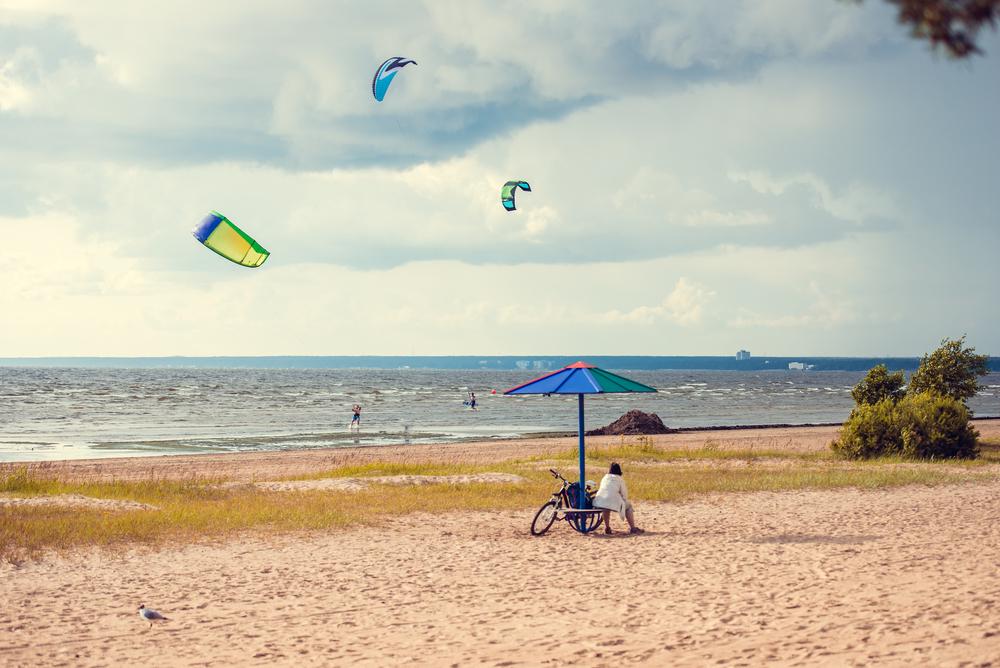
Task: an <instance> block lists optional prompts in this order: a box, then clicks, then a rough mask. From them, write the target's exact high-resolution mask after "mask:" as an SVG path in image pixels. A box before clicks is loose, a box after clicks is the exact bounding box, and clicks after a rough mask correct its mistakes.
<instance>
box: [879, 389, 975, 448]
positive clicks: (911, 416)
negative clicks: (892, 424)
mask: <svg viewBox="0 0 1000 668" xmlns="http://www.w3.org/2000/svg"><path fill="white" fill-rule="evenodd" d="M898 412H899V415H898V418H897V424H898V425H899V430H900V435H901V436H902V442H903V453H902V454H903V456H904V457H908V458H911V459H952V458H963V459H969V458H974V457H977V456H978V455H979V441H978V439H979V433H978V432H977V431H976V430H975V428H973V426H972V425H971V424H969V410H968V409H967V408H966V407H965V404H963V403H962V402H961V401H959V400H957V399H953V398H951V397H943V396H941V395H939V394H934V393H932V392H921V393H919V394H911V395H908V396H907V397H906V398H905V399H904V400H903V401H901V402H900V404H899V411H898Z"/></svg>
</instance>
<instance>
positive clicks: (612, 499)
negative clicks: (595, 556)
mask: <svg viewBox="0 0 1000 668" xmlns="http://www.w3.org/2000/svg"><path fill="white" fill-rule="evenodd" d="M594 507H595V508H600V509H601V510H603V511H604V533H606V534H612V533H614V531H612V530H611V511H612V510H613V511H615V512H616V513H618V515H619V516H620V517H621V518H622V519H623V520H626V521H627V522H628V526H629V533H642V532H643V531H642V529H640V528H639V527H637V526H636V525H635V515H634V514H633V512H632V502H631V501H629V500H628V490H627V489H626V488H625V479H624V478H622V467H621V466H619V465H618V462H614V463H612V464H611V469H610V470H609V471H608V474H607V475H606V476H604V477H603V478H601V486H600V488H599V489H598V490H597V494H596V495H595V496H594Z"/></svg>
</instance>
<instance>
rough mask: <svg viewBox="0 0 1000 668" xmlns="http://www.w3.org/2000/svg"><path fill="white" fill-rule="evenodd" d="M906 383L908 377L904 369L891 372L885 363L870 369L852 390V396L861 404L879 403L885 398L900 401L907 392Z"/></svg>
mask: <svg viewBox="0 0 1000 668" xmlns="http://www.w3.org/2000/svg"><path fill="white" fill-rule="evenodd" d="M905 384H906V378H905V376H903V372H902V371H897V372H895V373H889V370H888V369H887V368H886V366H885V365H884V364H879V365H878V366H874V367H872V368H871V369H869V370H868V374H867V375H866V376H865V377H864V378H862V379H861V380H860V381H859V382H858V384H857V385H855V386H854V389H852V390H851V396H852V397H854V401H855V402H856V403H857V404H858V405H859V406H860V405H861V404H877V403H878V402H880V401H882V400H883V399H892V400H893V401H899V400H900V399H902V398H903V395H904V394H905V392H904V391H903V385H905Z"/></svg>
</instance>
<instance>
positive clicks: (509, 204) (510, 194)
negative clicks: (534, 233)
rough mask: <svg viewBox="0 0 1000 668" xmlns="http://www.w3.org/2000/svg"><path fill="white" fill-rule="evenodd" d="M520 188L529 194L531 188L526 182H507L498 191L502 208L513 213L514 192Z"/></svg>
mask: <svg viewBox="0 0 1000 668" xmlns="http://www.w3.org/2000/svg"><path fill="white" fill-rule="evenodd" d="M518 188H520V189H521V190H523V191H525V192H529V193H530V192H531V186H529V185H528V182H527V181H508V182H507V183H505V184H503V189H502V190H501V191H500V203H501V204H503V208H505V209H507V210H508V211H514V210H515V207H514V192H515V191H516V190H517V189H518Z"/></svg>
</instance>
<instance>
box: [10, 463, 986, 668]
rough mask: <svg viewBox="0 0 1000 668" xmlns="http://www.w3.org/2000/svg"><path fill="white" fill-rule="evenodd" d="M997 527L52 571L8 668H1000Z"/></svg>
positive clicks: (659, 539)
mask: <svg viewBox="0 0 1000 668" xmlns="http://www.w3.org/2000/svg"><path fill="white" fill-rule="evenodd" d="M998 516H1000V482H990V483H975V484H974V483H970V484H963V485H955V486H949V487H937V488H926V487H917V486H915V487H907V488H898V489H893V490H875V491H860V490H845V491H805V492H785V493H755V494H745V495H725V496H717V497H712V498H709V499H703V500H701V501H698V502H692V503H685V504H679V505H677V504H659V505H645V506H642V507H640V508H639V518H640V520H641V521H642V523H643V524H644V525H645V526H646V527H647V528H648V529H649V530H650V531H649V533H647V534H646V535H642V536H625V535H618V536H613V537H604V536H591V537H583V536H579V535H576V534H574V533H572V532H571V531H570V530H569V529H568V528H567V527H566V526H564V525H562V524H559V525H557V526H555V527H553V529H552V531H550V533H549V534H548V535H546V536H544V537H542V538H531V537H530V536H528V534H527V524H528V522H529V521H530V519H531V514H530V512H528V511H520V512H509V513H456V514H450V515H445V516H441V517H436V518H430V517H423V518H415V517H408V518H405V519H402V518H401V519H399V520H394V521H393V522H392V523H390V525H389V526H387V527H384V528H382V529H376V528H364V529H357V530H348V531H340V532H336V533H330V534H321V535H310V536H297V537H293V536H287V537H284V538H276V539H275V538H271V539H267V538H261V537H248V538H246V539H244V540H236V541H230V542H227V543H222V544H209V545H195V546H187V547H183V548H179V549H175V550H172V549H167V550H163V551H158V552H148V551H145V550H133V551H130V552H128V553H127V554H124V555H120V556H114V557H112V556H108V555H107V554H106V553H103V552H88V553H85V554H83V555H79V556H75V557H71V558H57V557H50V558H47V559H45V560H44V561H41V562H36V563H29V564H26V565H23V566H20V567H13V566H9V565H6V566H0V664H3V665H12V666H21V665H23V666H29V665H66V666H96V665H121V664H123V663H126V662H142V663H155V664H157V665H167V666H170V665H206V666H226V665H233V664H236V665H248V664H249V665H253V664H259V665H269V666H270V665H292V664H297V665H362V666H385V665H400V664H407V665H455V664H458V665H478V664H484V665H497V666H500V665H553V666H554V665H564V664H567V663H570V662H572V663H574V664H576V665H587V666H600V665H608V666H611V665H622V664H632V663H635V664H644V665H680V666H704V665H764V664H769V665H838V666H843V665H872V664H878V665H900V666H902V665H911V664H919V665H935V666H947V665H955V666H958V665H1000V569H998V567H997V564H998V563H1000V522H997V517H998ZM619 526H620V524H619ZM575 564H580V565H582V567H579V568H578V567H577V566H576V565H575ZM140 602H143V603H146V604H147V605H149V606H152V607H154V608H157V609H159V610H161V611H162V612H164V613H165V614H167V616H169V617H172V618H173V621H171V622H169V623H168V624H166V625H163V626H160V627H157V628H155V629H153V630H152V631H149V630H147V627H146V625H144V624H142V623H141V622H140V620H139V619H138V616H137V614H136V611H135V609H136V607H137V606H138V605H139V603H140ZM991 662H992V663H991Z"/></svg>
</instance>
